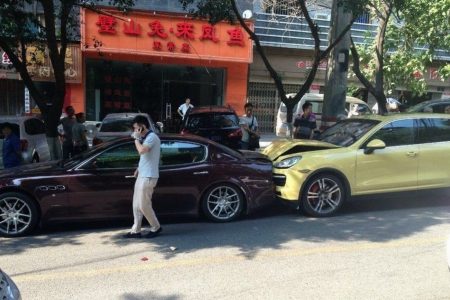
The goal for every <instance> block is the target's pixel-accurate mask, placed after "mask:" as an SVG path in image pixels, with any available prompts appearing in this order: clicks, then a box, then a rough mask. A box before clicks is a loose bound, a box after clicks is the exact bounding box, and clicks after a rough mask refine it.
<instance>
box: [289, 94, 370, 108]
mask: <svg viewBox="0 0 450 300" xmlns="http://www.w3.org/2000/svg"><path fill="white" fill-rule="evenodd" d="M294 96H295V94H287V95H286V97H294ZM323 97H324V94H315V93H306V94H305V95H303V97H302V99H301V100H300V101H301V102H305V101H323ZM345 102H347V103H356V104H365V105H367V103H366V102H364V101H363V100H361V99H358V98H355V97H352V96H345Z"/></svg>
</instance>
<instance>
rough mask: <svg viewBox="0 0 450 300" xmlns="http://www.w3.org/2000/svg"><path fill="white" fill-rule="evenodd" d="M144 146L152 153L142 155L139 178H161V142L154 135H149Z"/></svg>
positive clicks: (152, 133)
mask: <svg viewBox="0 0 450 300" xmlns="http://www.w3.org/2000/svg"><path fill="white" fill-rule="evenodd" d="M142 145H144V146H147V147H149V148H150V151H148V152H146V153H144V154H141V156H140V158H139V166H138V172H139V173H138V177H147V178H159V157H160V155H161V141H160V140H159V137H158V136H157V135H156V134H155V133H154V132H151V133H149V134H148V135H147V136H146V137H145V140H144V142H143V143H142Z"/></svg>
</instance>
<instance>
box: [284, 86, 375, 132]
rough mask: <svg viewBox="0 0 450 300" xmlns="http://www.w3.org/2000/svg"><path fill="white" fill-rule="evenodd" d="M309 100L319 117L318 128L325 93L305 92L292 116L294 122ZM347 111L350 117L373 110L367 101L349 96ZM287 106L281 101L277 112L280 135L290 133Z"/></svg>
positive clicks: (346, 99)
mask: <svg viewBox="0 0 450 300" xmlns="http://www.w3.org/2000/svg"><path fill="white" fill-rule="evenodd" d="M286 96H287V97H288V98H289V97H294V96H295V94H287V95H286ZM306 101H308V102H311V104H312V112H313V113H314V114H315V115H316V117H317V128H320V127H321V123H322V106H323V94H312V93H308V94H305V95H304V96H303V97H302V99H301V100H300V102H299V103H298V104H297V105H296V106H295V107H294V115H293V118H292V124H293V122H294V119H295V116H296V115H298V114H301V113H302V106H303V104H304V103H305V102H306ZM345 111H346V113H347V115H346V117H347V118H350V117H351V116H359V115H366V114H372V110H371V109H370V107H369V106H368V105H367V103H366V102H364V101H362V100H360V99H358V98H355V97H350V96H347V97H346V98H345ZM286 113H287V108H286V105H285V104H284V103H283V102H281V104H280V107H279V108H278V114H277V127H276V134H277V136H280V137H286V136H287V135H288V124H287V121H286V120H287V118H286Z"/></svg>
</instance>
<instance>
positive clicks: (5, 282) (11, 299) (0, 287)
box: [0, 270, 21, 300]
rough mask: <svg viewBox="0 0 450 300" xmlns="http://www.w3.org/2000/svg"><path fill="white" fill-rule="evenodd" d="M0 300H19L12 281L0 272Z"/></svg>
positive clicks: (16, 289) (17, 290)
mask: <svg viewBox="0 0 450 300" xmlns="http://www.w3.org/2000/svg"><path fill="white" fill-rule="evenodd" d="M0 299H7V300H20V299H21V296H20V292H19V289H18V288H17V286H16V285H15V283H14V281H12V280H11V278H9V276H8V275H6V274H5V273H4V272H2V271H1V270H0Z"/></svg>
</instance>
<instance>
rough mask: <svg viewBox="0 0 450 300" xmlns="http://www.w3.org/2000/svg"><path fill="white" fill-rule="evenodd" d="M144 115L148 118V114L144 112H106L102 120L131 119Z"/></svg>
mask: <svg viewBox="0 0 450 300" xmlns="http://www.w3.org/2000/svg"><path fill="white" fill-rule="evenodd" d="M139 115H142V116H146V117H147V118H149V119H150V116H149V115H148V114H146V113H137V112H126V113H112V114H107V115H106V116H105V117H104V118H103V120H105V119H131V118H134V117H136V116H139Z"/></svg>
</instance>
